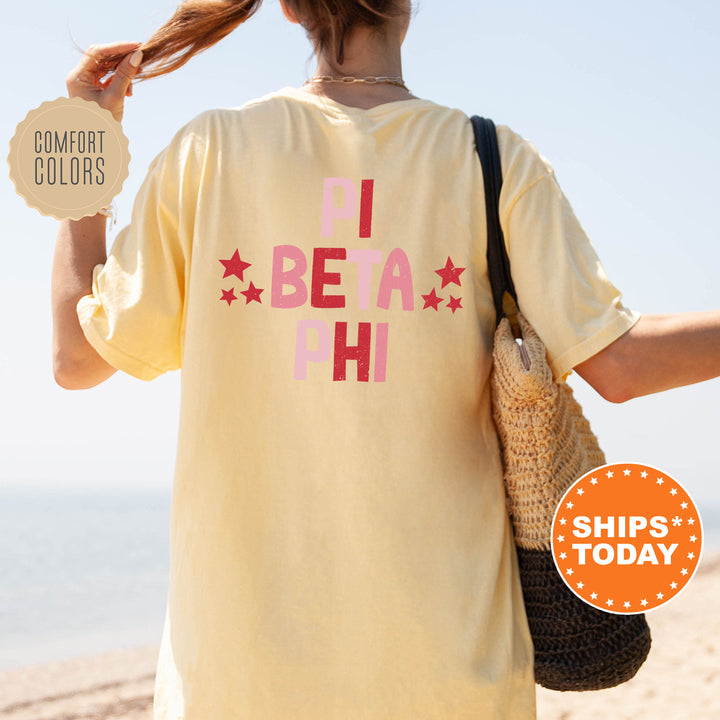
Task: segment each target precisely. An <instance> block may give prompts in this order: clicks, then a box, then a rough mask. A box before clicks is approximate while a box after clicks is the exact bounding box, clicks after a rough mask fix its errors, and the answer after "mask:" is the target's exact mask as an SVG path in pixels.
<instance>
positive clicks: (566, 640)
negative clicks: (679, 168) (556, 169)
mask: <svg viewBox="0 0 720 720" xmlns="http://www.w3.org/2000/svg"><path fill="white" fill-rule="evenodd" d="M517 319H518V323H519V325H520V330H521V334H522V338H523V345H524V347H525V350H526V351H527V355H528V356H529V359H530V369H529V370H526V369H525V367H524V365H523V362H522V358H521V355H520V351H519V347H518V344H517V343H516V341H515V338H514V336H513V332H512V328H511V326H510V323H509V321H508V320H507V318H503V319H502V320H501V321H500V323H499V324H498V327H497V330H496V332H495V340H494V346H493V369H492V373H491V378H490V383H491V389H492V400H493V419H494V420H495V425H496V428H497V431H498V436H499V438H500V443H501V447H502V454H503V468H504V476H505V490H506V498H507V503H508V511H509V513H510V516H511V518H512V523H513V527H514V531H515V542H516V546H517V551H518V564H519V568H520V578H521V582H522V587H523V596H524V600H525V609H526V612H527V616H528V624H529V626H530V633H531V635H532V638H533V643H534V647H535V681H536V682H537V683H539V684H540V685H542V686H544V687H546V688H550V689H552V690H601V689H604V688H608V687H614V686H616V685H619V684H620V683H623V682H625V681H627V680H629V679H630V678H632V677H633V676H634V675H635V673H636V672H637V671H638V669H639V668H640V666H641V665H642V664H643V662H644V661H645V658H646V657H647V655H648V653H649V651H650V642H651V640H650V629H649V628H648V625H647V622H646V620H645V616H644V615H617V614H611V613H605V612H603V611H601V610H597V609H595V608H593V607H592V606H590V605H588V604H587V603H585V602H584V601H583V600H581V599H580V598H578V597H577V596H576V595H574V594H573V593H572V592H571V591H570V590H569V589H568V588H567V586H566V585H565V583H564V582H563V580H562V578H561V577H560V574H559V573H558V572H557V570H556V568H555V564H554V562H553V559H552V552H551V549H550V533H551V529H552V520H553V515H554V513H555V508H556V507H557V505H558V503H559V501H560V499H561V497H562V495H563V494H564V493H565V491H566V490H567V489H568V487H570V485H572V483H573V482H575V480H577V479H578V478H579V477H581V476H582V475H584V474H585V473H586V472H589V471H590V470H593V469H594V468H596V467H598V466H600V465H604V464H605V455H604V453H603V452H602V450H601V449H600V447H599V445H598V441H597V438H596V437H595V435H594V434H593V432H592V430H591V429H590V424H589V423H588V421H587V419H586V418H585V416H584V415H583V413H582V408H581V407H580V405H579V403H578V402H577V401H576V400H575V398H574V396H573V393H572V389H571V388H570V387H569V386H568V385H567V383H565V382H560V383H557V382H555V380H554V378H553V376H552V371H551V370H550V366H549V365H548V362H547V358H546V354H545V346H544V344H543V342H542V340H540V338H539V337H538V335H537V333H536V332H535V331H534V330H533V328H532V326H531V325H530V323H529V322H528V321H527V320H526V319H525V318H524V317H523V316H522V314H520V313H519V314H518V315H517Z"/></svg>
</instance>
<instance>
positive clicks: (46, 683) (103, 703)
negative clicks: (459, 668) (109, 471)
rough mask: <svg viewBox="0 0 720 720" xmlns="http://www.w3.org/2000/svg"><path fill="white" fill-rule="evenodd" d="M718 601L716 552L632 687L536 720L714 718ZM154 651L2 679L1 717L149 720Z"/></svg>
mask: <svg viewBox="0 0 720 720" xmlns="http://www.w3.org/2000/svg"><path fill="white" fill-rule="evenodd" d="M718 598H720V554H717V553H715V554H713V555H707V556H706V557H705V558H704V559H703V561H702V563H701V565H700V569H699V570H698V574H697V575H696V576H695V578H693V580H692V582H691V583H690V584H689V586H688V587H687V588H686V589H685V590H684V591H683V593H682V594H681V595H680V596H678V597H677V598H676V599H675V600H674V601H673V602H672V603H670V604H669V605H667V606H665V607H663V608H660V609H659V610H657V611H655V612H653V613H650V614H649V615H648V621H649V624H650V627H651V630H652V635H653V649H652V651H651V653H650V657H649V659H648V660H647V662H646V663H645V665H644V666H643V667H642V668H641V670H640V672H639V673H638V675H637V676H636V677H635V678H634V679H633V680H632V681H630V682H629V683H626V684H625V685H623V686H621V687H619V688H614V689H612V690H604V691H601V692H594V693H557V692H551V691H548V690H543V689H539V691H538V720H626V719H627V720H630V719H632V720H651V719H652V720H656V719H657V718H663V720H687V719H688V718H692V720H716V719H717V718H720V611H719V610H718ZM157 651H158V649H157V647H155V646H147V647H138V648H132V649H128V650H121V651H117V652H113V653H109V654H104V655H96V656H88V657H81V658H76V659H73V660H65V661H61V662H53V663H47V664H43V665H34V666H30V667H24V668H18V669H14V670H7V671H5V672H2V673H0V718H2V720H105V719H107V720H150V719H151V718H152V693H153V678H154V672H155V663H156V659H157ZM288 720H292V719H291V718H288ZM388 720H392V719H390V718H389V719H388ZM417 720H422V719H421V718H418V719H417ZM478 720H482V718H478Z"/></svg>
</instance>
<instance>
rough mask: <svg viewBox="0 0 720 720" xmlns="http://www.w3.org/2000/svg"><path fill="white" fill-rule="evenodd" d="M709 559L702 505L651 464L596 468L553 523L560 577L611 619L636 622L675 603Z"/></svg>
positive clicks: (562, 503) (574, 487)
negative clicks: (704, 550)
mask: <svg viewBox="0 0 720 720" xmlns="http://www.w3.org/2000/svg"><path fill="white" fill-rule="evenodd" d="M701 552H702V523H701V521H700V514H699V513H698V510H697V508H696V507H695V503H694V502H693V501H692V498H691V497H690V495H689V494H688V493H687V491H686V490H685V488H684V487H683V486H682V485H681V484H680V483H679V482H678V481H677V480H674V479H673V478H671V477H670V476H669V475H668V474H667V473H664V472H662V471H661V470H658V469H657V468H653V467H650V466H649V465H641V464H639V463H615V464H612V465H605V466H603V467H599V468H596V469H595V470H593V471H592V472H590V473H588V474H587V475H584V476H583V477H581V478H580V479H579V480H577V481H575V482H574V483H573V484H572V485H571V486H570V488H569V489H568V491H567V492H566V493H565V495H564V496H563V498H562V500H561V501H560V504H559V505H558V507H557V510H556V511H555V516H554V518H553V525H552V553H553V558H554V560H555V565H556V567H557V569H558V572H559V573H560V575H561V576H562V578H563V580H564V581H565V583H566V585H567V586H568V587H569V588H570V589H571V590H572V591H573V592H574V593H575V594H576V595H577V596H578V597H580V598H582V599H583V600H584V601H585V602H587V603H588V604H590V605H592V606H593V607H596V608H598V609H599V610H605V611H606V612H611V613H622V614H628V615H632V614H634V613H642V612H647V611H648V610H653V609H654V608H657V607H660V605H664V604H665V603H666V602H668V601H670V600H672V599H673V598H674V597H675V596H676V595H677V594H678V593H679V592H680V591H681V590H682V589H683V588H684V587H685V586H686V585H687V584H688V582H689V581H690V578H692V576H693V574H694V573H695V570H696V569H697V566H698V563H699V561H700V554H701Z"/></svg>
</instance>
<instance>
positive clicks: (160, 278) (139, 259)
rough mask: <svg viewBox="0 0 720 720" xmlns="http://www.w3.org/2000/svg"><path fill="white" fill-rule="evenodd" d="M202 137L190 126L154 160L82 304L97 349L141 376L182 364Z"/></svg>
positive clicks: (84, 323) (149, 376)
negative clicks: (197, 147) (198, 140)
mask: <svg viewBox="0 0 720 720" xmlns="http://www.w3.org/2000/svg"><path fill="white" fill-rule="evenodd" d="M195 143H196V139H195V138H194V136H193V133H192V132H188V131H187V126H186V128H184V129H183V130H182V131H180V132H179V133H178V134H177V135H176V136H175V138H174V139H173V141H172V142H171V143H170V144H169V145H168V147H167V148H166V149H165V150H164V151H163V152H161V153H160V154H159V155H158V156H157V157H156V158H155V159H154V160H153V162H152V163H151V165H150V168H149V170H148V173H147V176H146V178H145V180H144V182H143V184H142V186H141V188H140V190H139V192H138V194H137V197H136V199H135V204H134V207H133V212H132V218H131V221H130V224H129V225H128V226H127V227H125V228H123V230H121V231H120V232H119V233H118V236H117V238H116V240H115V242H114V244H113V247H112V249H111V251H110V253H109V256H108V258H107V261H106V262H105V264H104V265H98V266H97V267H95V269H94V272H93V282H92V293H91V294H90V295H87V296H85V297H83V298H81V300H80V302H79V303H78V306H77V312H78V318H79V320H80V325H81V327H82V329H83V332H84V333H85V336H86V338H87V339H88V341H89V342H90V344H91V345H92V346H93V347H94V348H95V349H96V350H97V352H98V353H99V354H100V355H101V356H102V357H103V358H104V359H105V360H106V361H107V362H108V363H110V364H111V365H112V366H113V367H115V368H117V369H119V370H122V371H124V372H126V373H128V374H130V375H133V376H135V377H137V378H140V379H142V380H152V379H153V378H155V377H157V376H158V375H161V374H162V373H165V372H167V371H169V370H176V369H178V368H180V366H181V357H182V334H183V319H184V301H185V287H186V276H187V261H188V258H189V256H190V252H189V247H190V243H191V240H192V237H191V236H192V225H193V212H194V202H193V196H192V195H193V190H192V185H193V177H194V176H195V175H196V174H197V171H198V168H195V167H193V165H194V164H196V162H197V159H198V158H197V152H196V151H195V150H194V149H193V145H194V144H195ZM194 156H195V157H194Z"/></svg>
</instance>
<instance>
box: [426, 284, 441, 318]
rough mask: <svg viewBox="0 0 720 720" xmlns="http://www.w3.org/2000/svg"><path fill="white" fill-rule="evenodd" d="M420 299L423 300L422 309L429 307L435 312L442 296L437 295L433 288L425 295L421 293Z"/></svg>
mask: <svg viewBox="0 0 720 720" xmlns="http://www.w3.org/2000/svg"><path fill="white" fill-rule="evenodd" d="M422 299H423V300H424V301H425V304H424V305H423V310H425V309H426V308H429V307H431V308H432V309H433V310H435V312H437V309H438V305H439V304H440V303H441V302H442V301H443V298H441V297H438V295H437V293H436V292H435V288H433V289H432V290H431V291H430V293H428V294H427V295H423V296H422Z"/></svg>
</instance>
